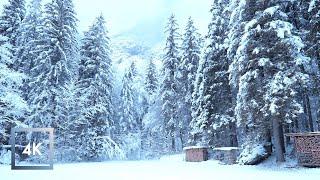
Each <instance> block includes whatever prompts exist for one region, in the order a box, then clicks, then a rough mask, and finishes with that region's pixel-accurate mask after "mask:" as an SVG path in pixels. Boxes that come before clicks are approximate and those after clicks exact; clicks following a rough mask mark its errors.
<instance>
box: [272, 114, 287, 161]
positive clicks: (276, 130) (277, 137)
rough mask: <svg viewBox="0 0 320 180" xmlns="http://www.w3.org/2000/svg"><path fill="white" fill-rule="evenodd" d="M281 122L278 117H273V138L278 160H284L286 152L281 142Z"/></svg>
mask: <svg viewBox="0 0 320 180" xmlns="http://www.w3.org/2000/svg"><path fill="white" fill-rule="evenodd" d="M280 127H281V126H280V122H279V119H278V118H277V117H274V118H273V119H272V130H273V138H274V147H275V154H276V159H277V162H284V161H285V159H284V152H283V149H282V144H281V132H280Z"/></svg>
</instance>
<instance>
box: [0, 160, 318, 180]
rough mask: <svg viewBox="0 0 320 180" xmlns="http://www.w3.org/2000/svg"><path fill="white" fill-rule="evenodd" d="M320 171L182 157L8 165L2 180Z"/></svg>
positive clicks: (270, 179) (273, 177)
mask: <svg viewBox="0 0 320 180" xmlns="http://www.w3.org/2000/svg"><path fill="white" fill-rule="evenodd" d="M319 178H320V169H316V168H287V167H286V166H278V167H273V168H272V167H270V165H267V164H264V165H259V166H240V165H232V166H228V165H221V164H219V163H218V162H217V161H212V160H210V161H206V162H201V163H190V162H184V161H182V156H171V157H165V158H162V159H160V160H153V161H111V162H101V163H77V164H55V165H54V170H52V171H51V170H45V171H34V170H33V171H31V170H16V171H13V170H11V169H10V166H8V165H0V179H1V180H12V179H13V180H15V179H16V180H22V179H30V180H31V179H32V180H51V179H54V180H67V179H69V180H70V179H77V180H79V179H85V180H95V179H97V180H113V179H123V180H126V179H128V180H135V179H137V180H143V179H148V180H152V179H161V180H171V179H174V180H179V179H183V180H188V179H192V180H205V179H208V180H209V179H210V180H220V179H221V180H233V179H235V180H242V179H243V180H251V179H252V180H263V179H266V180H278V179H279V180H298V179H299V180H309V179H310V180H317V179H319Z"/></svg>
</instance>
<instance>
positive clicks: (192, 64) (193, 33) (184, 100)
mask: <svg viewBox="0 0 320 180" xmlns="http://www.w3.org/2000/svg"><path fill="white" fill-rule="evenodd" d="M200 48H201V38H200V34H199V33H198V32H197V29H196V28H195V26H194V23H193V20H192V19H191V17H189V19H188V23H187V26H186V28H185V34H184V38H183V42H182V48H181V49H182V61H181V63H180V64H179V65H178V71H177V74H178V75H177V80H178V86H179V88H178V91H177V92H178V94H179V101H178V111H179V119H180V124H179V127H180V128H181V130H182V132H181V133H182V140H183V142H182V144H183V146H185V145H186V139H187V138H188V137H187V135H188V132H189V124H190V122H191V104H192V93H193V92H194V81H195V76H196V72H197V69H198V64H199V59H200Z"/></svg>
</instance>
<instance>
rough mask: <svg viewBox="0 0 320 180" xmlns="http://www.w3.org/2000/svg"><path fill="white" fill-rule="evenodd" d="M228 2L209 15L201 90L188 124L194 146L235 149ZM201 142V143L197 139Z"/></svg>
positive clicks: (215, 3) (214, 4) (219, 1)
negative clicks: (229, 77)
mask: <svg viewBox="0 0 320 180" xmlns="http://www.w3.org/2000/svg"><path fill="white" fill-rule="evenodd" d="M227 3H228V2H227V1H221V0H216V1H214V3H213V6H212V9H211V13H212V21H211V23H210V24H209V33H208V35H207V37H206V38H207V47H206V52H205V57H204V58H205V59H204V61H205V62H204V67H202V68H203V69H201V72H199V73H201V74H202V77H201V82H199V80H198V81H197V82H198V83H200V84H201V89H198V90H199V91H198V92H197V93H198V95H197V96H198V97H201V98H199V99H198V100H197V101H198V102H197V104H198V106H199V107H198V108H197V111H196V112H195V114H196V116H194V120H193V121H192V123H191V126H192V127H193V129H194V130H193V131H194V133H192V134H193V136H194V138H198V139H194V140H195V141H196V142H195V143H200V144H202V145H210V146H237V139H236V136H235V134H236V132H235V123H234V121H235V120H234V118H233V109H232V96H231V89H230V86H229V80H228V76H229V74H228V72H227V71H228V68H229V62H228V59H227V45H226V38H227V37H226V32H227V26H228V24H227V23H228V14H227V12H226V11H225V10H224V8H225V7H226V6H227ZM199 138H201V139H199Z"/></svg>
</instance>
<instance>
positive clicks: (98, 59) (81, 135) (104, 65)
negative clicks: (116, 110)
mask: <svg viewBox="0 0 320 180" xmlns="http://www.w3.org/2000/svg"><path fill="white" fill-rule="evenodd" d="M109 55H110V50H109V38H108V36H107V30H106V27H105V20H104V17H103V16H102V15H100V16H99V17H98V18H97V19H96V20H95V22H94V24H93V25H92V26H91V27H90V29H89V31H87V32H86V33H85V34H84V38H83V40H82V45H81V62H80V65H79V67H80V69H79V79H78V81H77V83H76V93H75V94H76V99H77V102H76V104H77V108H76V109H75V111H77V113H76V114H78V116H75V118H74V120H73V124H72V128H71V129H72V133H73V135H74V137H73V138H74V139H75V143H76V144H75V146H80V147H79V148H81V149H82V151H81V152H79V156H80V158H81V159H82V160H103V159H110V158H115V156H116V151H117V150H118V149H117V147H118V145H116V144H115V142H114V141H113V140H112V139H111V133H112V132H111V131H112V129H113V124H114V121H113V104H112V97H111V96H112V89H113V88H112V72H111V59H110V56H109Z"/></svg>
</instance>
